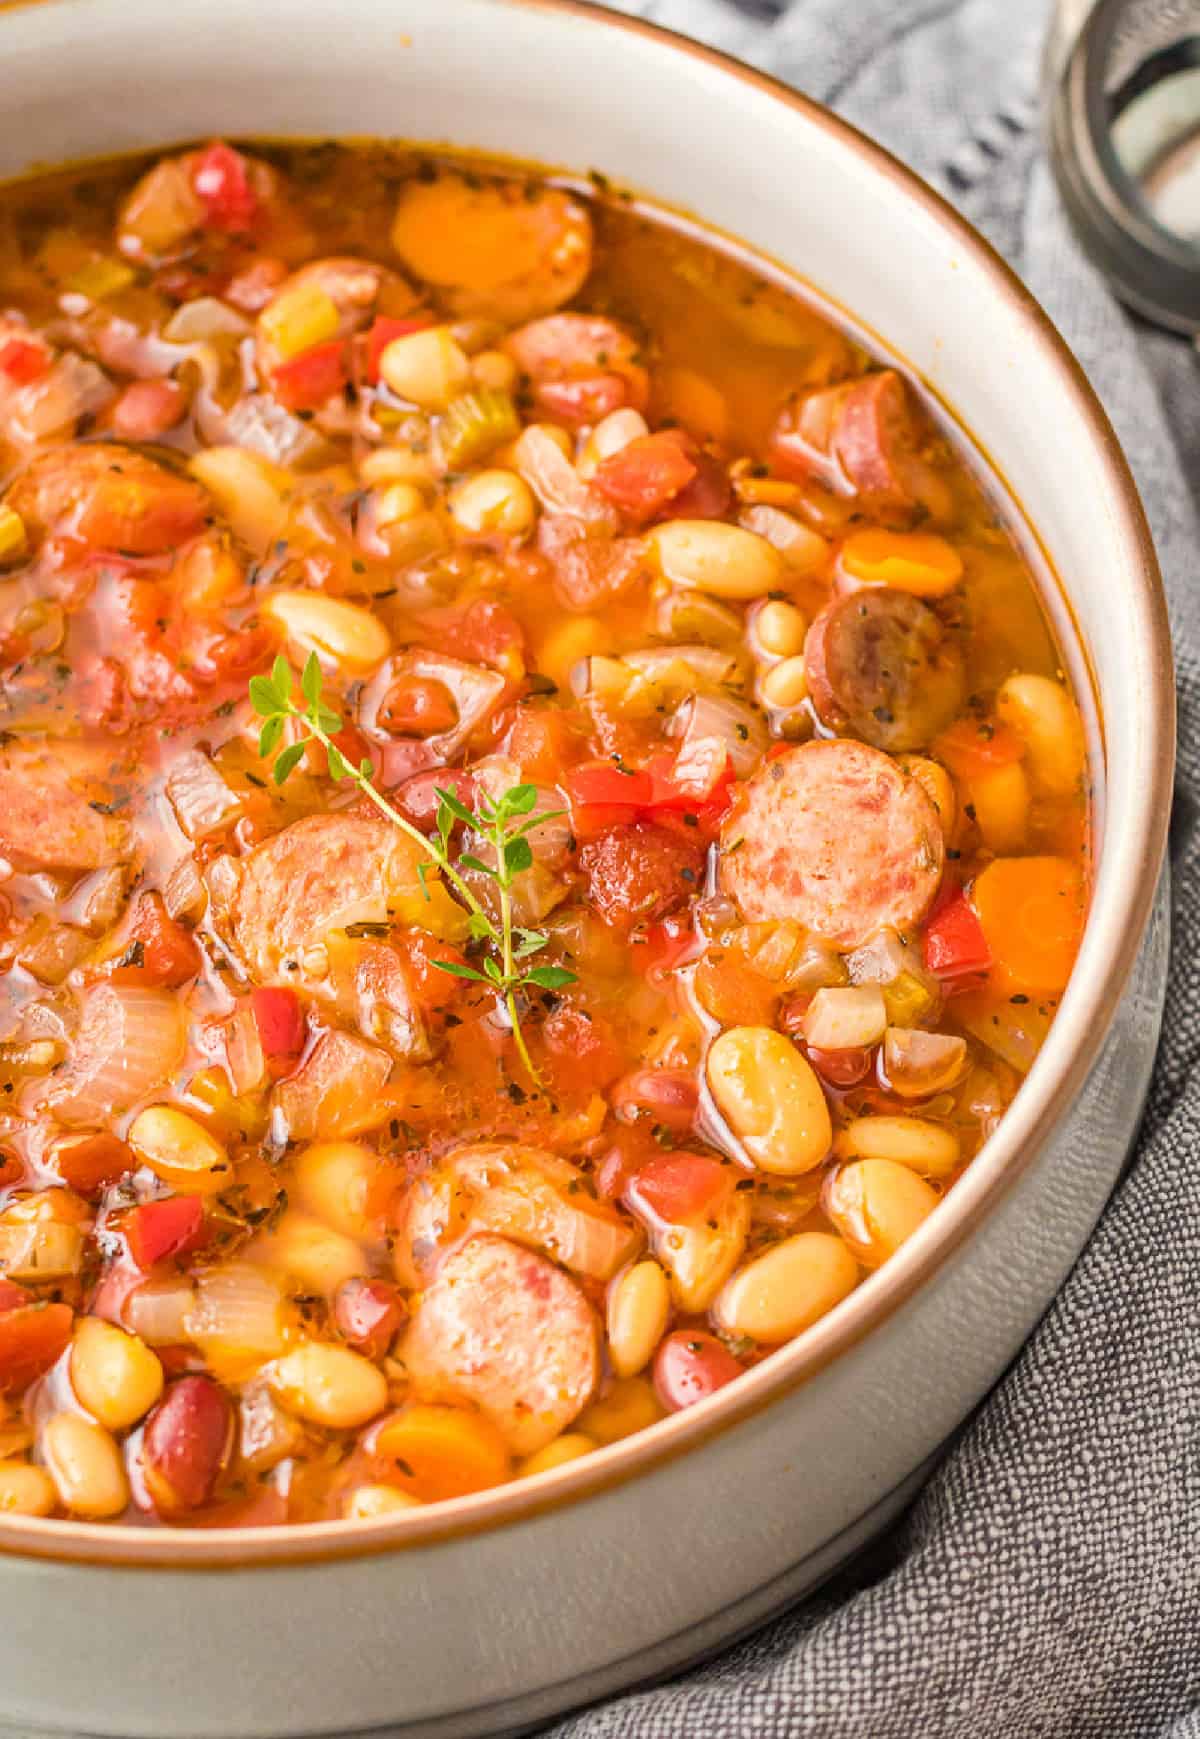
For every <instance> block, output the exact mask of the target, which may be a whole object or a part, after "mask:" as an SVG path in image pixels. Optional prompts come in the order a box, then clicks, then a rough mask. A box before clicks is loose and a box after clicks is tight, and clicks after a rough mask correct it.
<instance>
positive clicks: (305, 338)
mask: <svg viewBox="0 0 1200 1739" xmlns="http://www.w3.org/2000/svg"><path fill="white" fill-rule="evenodd" d="M259 323H260V325H261V328H262V331H263V332H264V333H265V335H266V338H267V340H268V342H269V343H270V344H271V345H272V347H273V348H274V349H275V350H276V351H277V353H278V357H279V361H280V362H290V361H291V360H292V358H293V357H294V356H302V355H303V354H304V352H305V351H306V350H312V349H313V347H314V345H317V344H325V343H326V342H327V341H328V340H329V339H331V338H336V337H337V334H338V327H339V325H340V324H341V320H340V316H339V314H338V311H337V304H336V302H335V301H334V299H333V297H332V296H330V295H328V294H327V293H326V292H325V291H324V290H321V289H318V288H317V286H316V284H296V285H294V286H293V288H292V289H290V290H283V291H281V292H280V294H279V295H278V296H276V298H275V300H274V301H273V302H272V303H271V304H270V306H269V307H267V308H265V309H264V310H263V312H262V314H261V315H260V316H259Z"/></svg>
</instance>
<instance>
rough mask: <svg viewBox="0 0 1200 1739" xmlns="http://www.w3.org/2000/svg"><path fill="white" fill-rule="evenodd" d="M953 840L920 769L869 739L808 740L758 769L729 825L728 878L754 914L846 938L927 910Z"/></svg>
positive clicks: (898, 925)
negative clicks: (947, 843) (903, 764)
mask: <svg viewBox="0 0 1200 1739" xmlns="http://www.w3.org/2000/svg"><path fill="white" fill-rule="evenodd" d="M944 856H945V848H944V845H943V842H942V830H941V826H940V824H939V822H938V815H937V810H936V809H935V808H934V806H933V804H932V802H931V801H930V799H929V797H928V796H927V794H926V792H925V791H924V790H923V789H922V787H921V786H920V785H918V784H917V781H916V780H915V779H910V778H909V777H908V776H907V775H906V774H904V773H902V772H901V771H900V769H899V767H897V766H896V764H895V762H894V761H891V760H889V759H888V757H887V756H886V755H882V754H880V753H879V751H878V750H877V749H869V748H867V747H866V746H865V745H864V744H863V743H852V742H845V741H839V742H810V743H803V744H801V745H800V746H799V747H798V748H794V749H791V750H790V751H789V752H788V753H787V754H785V755H781V756H779V758H778V759H777V760H774V761H770V762H768V763H767V765H766V766H765V767H763V768H761V769H760V771H759V772H757V773H756V774H755V775H754V777H753V778H752V779H751V780H750V781H749V783H748V784H747V786H746V788H745V798H744V801H743V803H742V805H741V806H740V808H739V809H738V810H736V811H735V813H734V814H733V815H732V816H730V818H729V820H728V821H727V822H726V824H725V828H724V830H723V833H722V837H721V885H722V887H723V888H724V890H725V892H726V893H728V894H730V895H732V897H733V898H734V900H736V902H737V904H738V906H739V908H740V909H741V912H742V915H743V916H744V917H745V918H746V919H747V920H749V921H750V922H751V923H755V922H758V921H760V920H765V919H772V918H774V919H778V918H794V919H796V920H797V921H798V922H799V923H801V924H803V925H804V927H805V928H806V929H808V930H812V931H814V932H815V933H816V934H817V935H818V936H821V937H823V938H824V939H825V940H826V941H829V942H832V943H834V944H835V946H836V947H838V948H842V949H848V948H857V947H859V946H860V945H861V944H862V943H863V942H865V941H866V940H867V938H868V937H869V936H870V935H871V934H872V933H873V932H874V931H875V930H878V929H879V928H880V926H881V925H889V926H891V927H892V928H894V929H896V930H900V931H904V930H907V929H908V928H909V927H910V926H911V925H913V924H915V923H916V922H917V921H918V920H919V919H920V918H921V917H923V916H924V914H925V912H926V911H927V910H928V908H929V906H930V904H931V902H932V900H933V897H934V895H935V894H936V893H937V889H938V883H939V882H940V880H941V876H942V867H943V863H944Z"/></svg>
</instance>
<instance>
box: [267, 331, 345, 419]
mask: <svg viewBox="0 0 1200 1739" xmlns="http://www.w3.org/2000/svg"><path fill="white" fill-rule="evenodd" d="M349 378H350V377H349V375H348V373H347V371H346V346H345V343H344V341H343V340H342V339H340V338H330V339H329V340H328V341H327V342H326V343H324V344H314V345H313V346H312V348H311V350H302V351H301V352H300V354H299V356H293V357H292V359H291V361H290V362H281V363H280V364H279V367H278V368H276V369H274V370H273V371H272V374H271V388H272V390H273V392H274V394H275V397H276V398H277V399H278V400H279V402H280V404H281V405H283V406H284V407H285V409H287V410H289V411H315V410H317V409H318V408H319V406H321V405H323V404H324V403H325V400H326V399H328V398H332V397H333V395H334V393H335V392H341V390H342V388H343V387H344V386H345V384H346V382H347V380H348V379H349Z"/></svg>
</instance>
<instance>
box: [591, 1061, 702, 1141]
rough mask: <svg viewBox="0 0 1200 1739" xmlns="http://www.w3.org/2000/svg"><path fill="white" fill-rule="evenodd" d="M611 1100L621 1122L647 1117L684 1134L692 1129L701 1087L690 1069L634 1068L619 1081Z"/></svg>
mask: <svg viewBox="0 0 1200 1739" xmlns="http://www.w3.org/2000/svg"><path fill="white" fill-rule="evenodd" d="M609 1098H610V1100H611V1102H612V1108H613V1112H614V1114H615V1115H616V1116H617V1117H618V1118H620V1119H621V1121H622V1122H626V1123H633V1122H635V1121H637V1119H639V1118H646V1119H648V1120H649V1121H650V1123H652V1124H661V1125H662V1126H663V1127H664V1128H665V1129H673V1130H675V1131H676V1132H677V1133H682V1132H683V1131H685V1130H688V1129H690V1128H691V1127H692V1121H693V1119H694V1118H695V1115H696V1107H697V1105H698V1104H699V1102H700V1088H699V1084H698V1083H697V1080H696V1076H695V1074H694V1072H693V1071H692V1070H690V1069H635V1070H634V1071H633V1073H632V1074H630V1075H625V1076H623V1077H622V1079H621V1080H619V1081H618V1082H617V1084H616V1086H615V1087H614V1088H613V1090H612V1092H611V1094H610V1095H609Z"/></svg>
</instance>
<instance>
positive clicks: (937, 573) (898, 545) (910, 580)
mask: <svg viewBox="0 0 1200 1739" xmlns="http://www.w3.org/2000/svg"><path fill="white" fill-rule="evenodd" d="M840 560H841V565H842V569H843V571H844V572H845V573H847V574H849V576H850V578H851V579H854V580H861V581H862V582H863V583H864V585H868V586H892V587H894V588H895V589H896V590H897V591H900V592H912V593H913V594H914V595H915V596H916V597H918V598H940V597H941V596H942V595H943V593H945V592H951V591H953V590H954V588H955V586H957V584H958V582H959V581H960V580H961V579H962V575H963V564H962V557H961V556H960V555H959V553H958V551H957V550H956V549H955V547H954V545H953V544H951V543H947V542H946V540H945V538H944V537H934V536H933V535H932V534H931V533H929V532H924V531H883V530H881V529H880V528H878V527H872V528H871V529H870V530H867V531H852V532H851V533H850V536H849V537H848V538H847V539H846V541H845V543H844V544H843V545H842V553H841V557H840Z"/></svg>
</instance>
